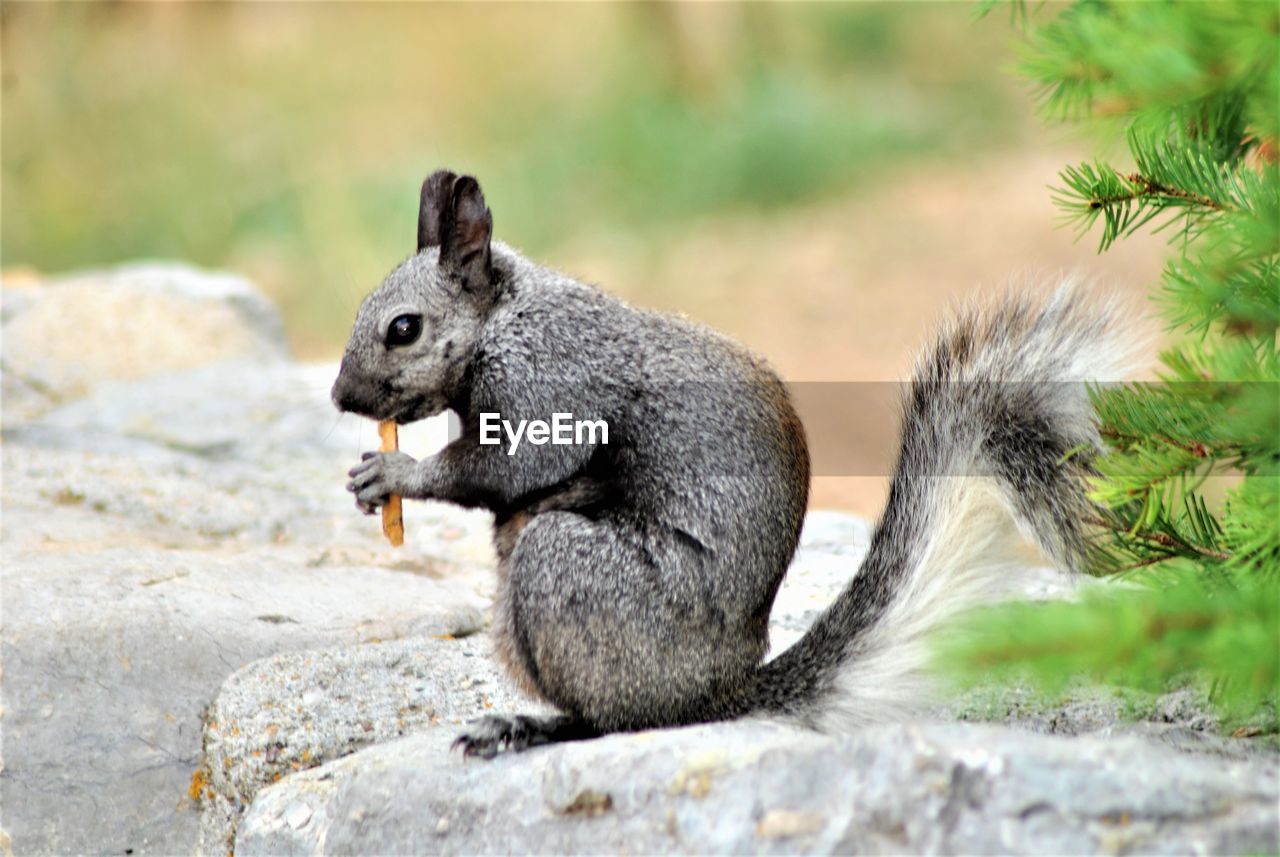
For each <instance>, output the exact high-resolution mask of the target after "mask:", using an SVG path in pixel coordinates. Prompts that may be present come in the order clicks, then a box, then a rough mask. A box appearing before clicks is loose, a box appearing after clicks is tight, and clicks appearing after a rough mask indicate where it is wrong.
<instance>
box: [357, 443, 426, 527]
mask: <svg viewBox="0 0 1280 857" xmlns="http://www.w3.org/2000/svg"><path fill="white" fill-rule="evenodd" d="M417 465H418V463H417V462H416V461H414V460H413V459H412V458H410V457H409V456H407V455H405V454H404V453H403V452H366V453H365V454H364V455H362V456H360V463H359V464H357V465H356V466H355V467H353V468H351V469H350V470H349V471H347V475H348V476H350V477H351V481H350V482H348V483H347V490H348V491H350V492H351V493H352V494H355V495H356V506H357V507H359V508H360V510H361V511H362V512H364V513H365V514H366V515H372V514H373V513H374V512H376V511H378V507H379V506H382V505H384V504H385V503H386V502H387V497H388V496H389V495H391V494H400V495H406V494H407V495H410V496H412V495H413V494H414V493H415V492H414V490H413V475H414V470H415V469H416V468H417Z"/></svg>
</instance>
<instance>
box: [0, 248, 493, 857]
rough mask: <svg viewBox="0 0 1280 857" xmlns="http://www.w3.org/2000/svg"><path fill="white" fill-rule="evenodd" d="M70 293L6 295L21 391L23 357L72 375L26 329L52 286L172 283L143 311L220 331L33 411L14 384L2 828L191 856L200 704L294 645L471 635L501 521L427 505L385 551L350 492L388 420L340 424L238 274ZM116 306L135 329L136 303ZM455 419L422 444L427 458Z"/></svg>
mask: <svg viewBox="0 0 1280 857" xmlns="http://www.w3.org/2000/svg"><path fill="white" fill-rule="evenodd" d="M161 272H164V273H163V276H161ZM143 273H145V276H143ZM139 279H141V280H142V281H143V283H142V285H139V283H138V280H139ZM211 280H212V281H213V282H212V285H211V282H210V281H211ZM69 283H70V285H69V284H68V283H57V284H54V285H52V286H48V287H46V286H44V285H41V286H37V287H33V289H34V290H35V293H34V294H32V295H29V296H20V297H19V298H18V299H16V300H11V297H12V296H11V294H10V292H9V290H8V288H7V287H6V291H5V310H4V318H5V324H6V327H5V341H4V349H5V350H4V357H5V367H6V368H5V376H6V380H7V379H8V378H9V366H10V364H11V363H12V362H15V361H16V363H17V364H20V365H36V364H39V365H41V366H42V367H44V369H47V370H48V371H49V373H50V374H49V376H48V377H50V378H52V377H54V376H55V375H57V374H58V373H59V372H63V369H60V368H58V360H59V359H62V358H61V357H60V355H61V354H62V352H61V351H59V349H60V348H62V346H61V345H59V346H57V347H53V348H50V349H48V350H46V351H44V352H42V353H40V354H39V355H37V357H32V356H31V355H30V354H29V353H27V352H28V351H29V350H30V349H32V348H35V347H36V344H35V343H32V342H31V341H29V340H28V339H26V338H24V336H25V334H24V336H18V337H15V336H11V335H10V328H9V325H10V324H17V323H18V321H20V320H22V319H23V318H25V317H27V314H28V313H31V312H36V311H37V309H38V307H40V306H43V305H44V302H45V301H47V300H54V299H52V298H49V296H48V295H47V294H45V291H46V288H47V290H48V291H51V292H55V293H58V294H59V295H61V294H62V290H63V289H68V290H71V289H73V286H74V289H81V288H82V287H83V288H86V289H87V288H88V287H89V286H88V285H86V284H85V283H88V284H90V285H93V286H94V287H95V288H102V289H106V290H108V291H110V290H111V289H114V288H116V287H117V285H119V287H120V289H121V291H122V292H123V293H126V294H127V297H128V299H130V300H138V301H143V302H145V301H146V300H149V299H150V298H151V297H155V296H156V295H157V294H159V295H160V298H157V300H159V304H158V307H157V308H154V311H152V312H145V313H143V314H142V318H143V319H144V320H146V323H147V324H154V323H156V318H155V316H156V315H157V314H159V313H160V309H163V308H165V307H168V308H171V309H173V308H174V303H173V302H174V301H177V302H178V304H181V305H182V306H180V307H178V308H177V309H175V311H178V310H181V313H180V315H179V316H178V317H179V318H183V317H184V315H182V313H191V312H196V311H200V312H203V313H205V314H206V315H207V316H210V317H214V318H220V319H222V321H220V322H219V323H220V324H223V325H225V326H226V329H225V330H222V329H219V330H221V332H220V333H219V332H217V331H214V330H213V328H210V333H209V336H210V341H209V342H208V343H206V345H208V348H207V349H206V353H205V357H204V359H207V360H208V361H211V362H207V363H206V364H205V365H200V366H194V367H192V368H188V369H181V368H177V367H175V366H174V365H173V364H172V363H169V364H168V365H164V363H163V361H161V364H162V365H161V366H160V367H159V369H158V370H157V371H149V372H144V373H142V374H141V375H140V376H139V377H136V378H133V379H132V380H130V379H129V378H128V377H127V373H122V372H121V371H120V367H119V366H107V367H105V368H104V367H98V368H97V369H93V368H85V367H65V373H64V375H63V376H61V377H66V378H71V377H73V376H74V377H75V379H77V380H76V382H75V383H76V384H77V385H79V386H64V387H62V388H60V389H59V393H58V396H57V397H56V398H57V401H56V402H54V401H52V400H50V402H48V403H46V404H48V405H49V407H48V408H47V409H45V410H44V411H43V412H41V413H38V414H33V413H27V414H26V415H25V416H24V415H23V414H22V413H18V414H15V413H14V412H13V411H12V410H11V408H10V405H11V402H10V399H9V395H8V392H7V391H6V394H5V396H6V397H5V401H4V405H5V420H4V439H3V440H4V442H3V447H2V448H0V466H2V472H0V475H2V476H3V482H2V488H3V494H2V500H0V502H2V503H3V511H4V514H3V519H2V520H0V542H2V543H3V555H4V563H3V576H2V577H0V595H2V596H3V609H4V623H3V631H2V634H0V656H2V657H3V664H4V673H3V704H4V708H3V714H2V717H3V719H2V720H0V726H3V731H4V738H5V742H4V747H3V749H4V758H3V769H2V770H0V805H2V806H3V811H4V812H3V819H2V822H0V823H2V824H3V826H4V831H5V834H6V835H7V836H9V837H11V839H12V847H13V849H14V851H15V852H16V853H20V854H32V853H124V852H125V851H126V850H127V849H132V851H133V853H135V854H146V853H152V854H175V853H190V852H191V850H192V848H193V847H194V844H195V841H196V837H197V829H198V815H197V813H196V812H195V811H194V808H193V806H192V803H191V800H190V799H189V797H188V791H189V786H190V784H191V781H192V776H193V774H194V773H195V772H196V770H197V769H198V768H199V767H200V761H201V724H202V719H201V715H202V712H203V710H204V709H205V708H206V707H207V706H208V705H209V703H210V702H211V701H212V699H213V698H214V696H215V695H216V693H217V690H218V688H219V686H220V685H221V684H222V683H223V681H224V680H225V679H226V678H227V676H228V675H229V674H231V673H232V672H234V671H235V670H237V669H238V668H240V667H241V666H243V665H245V664H247V663H250V662H252V661H254V660H256V659H259V658H262V657H265V656H268V655H272V654H275V653H279V652H286V651H296V650H301V649H311V648H316V647H320V646H333V645H338V644H356V643H362V642H369V641H375V640H395V639H399V638H403V637H406V636H417V635H425V634H443V633H456V634H466V633H474V632H475V631H477V630H478V629H479V628H480V627H482V625H483V622H484V611H485V610H486V609H487V603H488V598H487V589H486V587H489V586H491V585H492V584H491V582H490V581H488V579H487V575H485V574H482V572H485V571H487V569H488V567H489V563H490V562H491V558H490V557H491V554H490V548H489V535H488V520H487V518H486V517H485V516H483V515H469V514H465V513H462V512H460V511H458V510H454V509H450V508H448V507H445V506H442V505H428V504H415V505H414V506H413V507H411V508H409V509H407V510H406V526H407V528H408V534H409V538H408V544H407V545H406V546H405V547H404V548H402V549H400V550H392V549H391V548H389V547H388V546H386V544H385V542H384V541H383V539H382V537H381V534H380V532H379V527H378V522H377V519H376V518H367V517H364V516H362V515H360V514H358V513H356V512H355V510H354V508H353V506H352V504H351V501H350V500H349V498H348V497H347V495H346V493H345V492H344V491H343V487H342V486H343V483H344V481H345V479H344V476H345V470H346V468H347V467H349V466H350V462H351V461H354V460H355V459H356V457H357V455H358V453H359V451H360V450H361V449H368V448H371V447H373V446H375V445H376V433H375V432H374V430H373V428H372V427H371V426H368V425H362V422H363V421H359V420H354V419H342V420H340V419H338V417H337V415H336V413H335V412H334V411H333V409H332V407H331V406H330V405H329V403H328V401H327V395H328V383H329V379H331V378H332V377H333V374H334V367H331V366H322V367H307V366H299V365H297V364H294V363H292V362H290V361H288V360H287V359H286V357H285V355H284V350H283V348H282V346H281V344H280V341H279V340H278V339H276V340H274V341H270V336H271V334H272V331H275V333H276V335H278V333H279V319H278V318H276V317H275V315H274V312H273V311H271V310H270V307H269V305H267V304H266V302H265V300H263V299H262V297H261V296H260V295H258V294H257V293H256V292H253V291H251V290H248V286H247V285H245V284H243V281H240V280H237V279H233V278H218V277H213V278H210V277H207V276H205V275H203V274H199V273H195V272H186V271H184V270H182V269H179V268H169V267H165V268H162V269H158V270H157V269H147V270H146V271H145V272H142V273H140V272H139V271H138V270H137V269H126V270H125V271H123V272H120V273H115V274H111V273H108V274H101V275H93V276H92V277H89V278H72V279H70V281H69ZM77 284H78V285H77ZM17 291H19V292H22V291H24V290H22V289H19V290H17ZM148 296H150V297H148ZM100 297H101V296H100ZM66 299H68V300H69V298H66ZM61 300H64V298H63V297H61V296H59V297H58V298H56V301H61ZM102 300H103V301H104V305H111V306H115V307H116V308H117V310H118V311H120V312H121V313H122V314H121V315H120V316H119V317H116V318H115V319H114V321H113V322H112V324H115V325H123V324H125V321H126V319H127V316H126V315H125V314H123V310H121V309H120V308H119V306H118V305H117V304H116V303H113V301H117V300H118V301H123V300H125V295H115V296H113V297H110V298H102ZM183 302H187V303H183ZM191 302H194V303H191ZM55 305H57V306H61V304H56V303H55ZM102 321H103V323H104V324H105V323H106V320H105V319H103V320H102ZM236 324H238V325H239V328H235V325H236ZM23 329H24V328H19V330H20V331H21V330H23ZM35 329H36V328H34V327H32V328H30V330H35ZM237 330H238V332H236V331H237ZM142 333H143V335H145V333H146V331H143V332H142ZM215 334H216V335H215ZM223 334H225V335H226V339H225V340H220V339H218V337H219V336H222V335H223ZM120 335H122V334H120V333H119V332H118V331H117V333H116V337H117V338H119V336H120ZM175 335H176V333H175ZM215 340H217V341H215ZM235 343H240V344H241V345H244V344H245V343H250V344H252V348H247V346H246V348H247V350H246V348H242V347H239V346H235ZM197 344H198V343H197ZM222 346H227V347H226V348H225V349H223V348H222ZM232 346H235V347H232ZM157 347H158V346H157ZM202 347H203V346H202ZM197 351H198V349H197ZM255 354H256V355H257V357H255V358H254V359H252V360H250V359H247V357H248V356H249V355H255ZM188 356H190V355H188ZM85 359H86V360H88V361H91V360H93V359H96V357H95V356H94V355H93V354H92V353H90V354H89V355H88V356H87V357H86V358H85ZM152 368H155V367H152ZM42 371H44V370H43V369H42ZM77 396H78V397H79V398H75V397H77ZM443 432H444V425H443V424H442V423H437V424H436V425H434V426H426V427H424V428H421V429H417V430H416V431H410V432H406V433H405V434H406V436H405V445H406V447H407V448H410V449H414V444H417V445H418V449H416V450H415V451H418V452H422V451H426V450H427V449H429V448H430V445H431V444H432V443H437V444H438V443H439V442H440V440H442V439H443ZM0 841H3V840H0Z"/></svg>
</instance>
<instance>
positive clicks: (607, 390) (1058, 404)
mask: <svg viewBox="0 0 1280 857" xmlns="http://www.w3.org/2000/svg"><path fill="white" fill-rule="evenodd" d="M492 232H493V218H492V215H491V213H490V211H489V209H488V208H487V207H486V205H485V202H484V197H483V195H482V193H481V190H480V186H479V184H478V183H477V182H476V180H475V179H474V178H472V177H470V176H462V177H459V176H456V175H455V174H454V173H452V172H448V171H444V170H441V171H438V172H436V173H434V174H432V175H431V176H430V177H428V178H427V180H426V181H425V182H424V183H423V185H422V193H421V198H420V208H419V216H418V251H417V253H416V254H415V255H413V256H411V257H410V258H408V259H407V260H406V261H404V262H403V263H401V264H400V266H399V267H397V268H396V269H395V270H394V271H392V272H391V274H390V275H389V276H388V277H387V278H386V280H385V281H384V282H383V283H382V284H381V285H380V286H379V287H378V288H377V289H376V290H375V291H374V292H373V293H372V294H370V295H369V296H368V297H367V298H366V299H365V300H364V302H363V304H362V305H361V307H360V309H359V312H358V313H357V316H356V320H355V324H354V328H353V330H352V333H351V338H350V341H349V343H348V344H347V347H346V350H345V353H344V355H343V357H342V363H341V368H340V370H339V374H338V378H337V380H336V381H335V382H334V385H333V391H332V398H333V401H334V403H335V404H336V405H337V407H338V408H339V409H340V410H342V411H349V412H354V413H357V414H361V415H364V416H367V417H371V418H373V419H378V420H385V419H394V420H396V421H397V422H399V423H409V422H412V421H414V420H419V419H423V418H426V417H430V416H433V415H435V414H438V413H440V412H442V411H444V410H445V409H451V410H453V411H454V412H455V413H456V414H457V415H458V417H459V418H460V422H461V433H460V436H459V437H458V438H457V439H456V440H453V441H452V442H451V443H449V444H448V445H447V446H446V447H445V448H444V449H442V450H441V451H440V452H438V453H437V454H435V455H432V456H430V457H428V458H425V459H423V460H421V461H415V460H414V459H412V458H410V457H409V456H408V455H406V454H404V453H402V452H388V453H373V452H370V453H365V454H364V456H363V457H362V459H361V462H360V463H359V464H358V465H357V466H356V467H355V468H353V469H352V470H351V472H350V476H351V482H350V484H348V486H347V488H348V490H350V491H352V492H353V493H354V494H355V496H356V503H357V505H358V506H359V507H360V508H361V509H362V510H364V511H365V512H366V513H370V514H371V513H373V512H374V511H375V510H376V509H377V508H378V507H379V506H380V505H381V504H382V503H384V502H385V499H386V497H387V496H388V495H390V494H399V495H402V496H403V497H405V498H408V499H434V500H445V501H449V502H452V503H456V504H459V505H461V506H466V507H481V508H485V509H489V510H491V511H492V512H493V514H494V543H495V547H496V552H497V556H498V590H497V597H496V603H495V619H494V627H493V633H494V639H495V651H496V654H497V656H498V658H499V659H500V660H501V661H502V662H503V664H504V665H505V666H506V668H507V670H508V671H509V673H510V674H511V676H512V677H513V678H514V680H515V682H516V683H517V684H518V685H519V686H520V687H521V688H522V689H523V690H525V691H527V692H528V693H529V694H531V695H533V696H535V697H537V698H540V699H542V700H545V701H547V702H549V703H550V704H551V705H553V706H554V707H555V708H556V709H557V710H558V711H559V712H560V713H559V714H557V715H554V716H549V717H546V716H538V717H533V716H520V715H517V716H512V717H506V716H490V717H486V718H483V719H482V720H479V721H477V722H475V723H473V724H471V725H470V726H469V727H468V728H467V731H466V733H465V734H463V735H461V736H460V737H459V738H458V740H457V742H456V743H457V745H460V746H461V747H462V749H463V751H464V753H465V754H466V755H475V756H480V757H485V758H488V757H492V756H493V755H495V754H496V753H497V752H499V751H500V750H503V749H510V750H515V751H518V750H523V749H525V748H527V747H531V746H535V745H539V744H545V743H549V742H554V741H565V740H576V739H581V738H589V737H593V736H597V735H602V734H606V733H610V732H617V731H628V730H638V729H647V728H655V727H664V726H675V725H681V724H691V723H701V722H711V721H720V720H727V719H732V718H739V717H744V716H751V715H756V716H764V717H772V718H781V719H786V720H791V721H793V722H798V723H802V724H805V725H807V726H810V727H813V728H817V729H823V730H839V729H845V728H849V727H851V726H856V725H861V724H869V723H875V722H883V721H886V720H891V719H895V718H901V717H903V716H905V715H907V714H909V713H911V712H913V711H916V710H918V709H919V707H920V706H921V705H922V704H923V703H924V702H925V701H927V700H928V698H929V691H930V685H929V675H928V670H927V669H926V667H927V660H928V649H927V646H926V645H925V638H926V637H927V635H928V634H929V633H930V632H932V631H934V630H936V629H937V628H938V627H940V626H941V625H943V624H944V623H945V620H946V619H947V618H948V617H951V616H953V615H955V614H956V613H957V612H958V611H961V610H963V609H966V608H968V607H971V606H975V605H980V604H986V603H990V602H991V601H993V600H994V599H996V598H999V597H1001V596H1002V595H1004V594H1006V593H1008V592H1009V591H1010V590H1011V589H1012V588H1013V586H1014V585H1015V583H1016V581H1017V573H1016V572H1017V568H1018V567H1019V562H1018V560H1017V558H1016V556H1015V555H1014V554H1013V553H1012V549H1011V548H1012V546H1013V545H1016V543H1017V538H1016V535H1017V532H1018V531H1021V532H1022V533H1023V534H1024V535H1026V536H1028V537H1029V538H1030V539H1031V540H1033V541H1034V542H1035V543H1037V544H1038V545H1039V546H1040V547H1041V549H1042V550H1043V551H1044V552H1045V553H1046V555H1047V556H1048V557H1049V558H1050V559H1051V560H1052V561H1053V562H1054V563H1055V564H1056V565H1057V566H1058V567H1060V568H1062V569H1064V570H1068V571H1071V570H1074V569H1077V568H1079V566H1080V564H1081V561H1082V558H1083V555H1084V548H1085V534H1084V532H1083V530H1082V526H1083V524H1082V521H1083V520H1084V518H1085V517H1086V512H1087V501H1086V498H1085V495H1084V491H1083V489H1082V483H1081V477H1082V475H1083V474H1084V473H1085V472H1087V469H1088V466H1089V463H1088V462H1089V452H1090V450H1092V449H1094V448H1096V447H1097V445H1098V443H1099V439H1098V435H1097V431H1096V428H1095V425H1094V419H1093V414H1092V410H1091V407H1090V405H1089V401H1088V397H1087V394H1086V391H1085V387H1084V384H1083V383H1081V382H1083V381H1086V380H1097V379H1103V378H1106V377H1109V376H1110V375H1111V374H1112V372H1113V370H1114V369H1115V368H1116V365H1117V364H1116V360H1117V358H1118V357H1121V356H1122V349H1120V348H1119V347H1117V341H1118V338H1117V336H1116V331H1115V327H1116V325H1115V321H1114V316H1115V313H1114V311H1113V310H1111V309H1110V308H1108V307H1107V306H1101V305H1098V304H1096V303H1095V302H1092V301H1090V300H1089V299H1088V298H1087V297H1086V296H1085V295H1084V294H1083V293H1082V292H1080V291H1078V290H1075V289H1071V288H1067V287H1064V288H1061V289H1058V290H1056V291H1054V292H1053V293H1052V294H1050V295H1049V296H1047V297H1041V298H1036V297H1031V296H1028V295H1019V294H1013V295H1010V296H1008V297H1006V298H1004V299H1002V300H1000V301H996V302H993V303H992V304H990V305H988V306H986V307H978V308H972V309H969V310H967V311H964V312H962V313H960V314H959V315H957V316H956V317H955V318H954V319H953V320H951V321H950V322H949V323H947V324H945V325H944V326H943V328H942V330H941V331H940V333H939V334H938V335H937V338H936V339H935V341H934V343H933V345H932V346H931V347H929V348H928V349H926V350H925V351H924V353H923V355H922V356H921V357H920V358H919V359H918V362H917V366H916V370H915V375H914V378H913V380H912V381H911V383H910V385H909V387H908V388H907V390H906V393H905V396H904V401H903V405H902V411H903V413H902V437H901V446H900V450H899V453H898V460H897V464H896V467H895V470H894V473H893V478H892V483H891V487H890V492H889V499H888V502H887V505H886V507H885V510H884V512H883V515H882V517H881V519H880V521H879V523H878V524H877V526H876V527H875V530H874V534H873V536H872V539H871V544H870V548H869V552H868V553H867V556H866V558H865V560H864V561H863V563H862V565H861V568H860V569H858V570H857V573H856V574H854V575H853V576H852V578H851V580H850V582H849V584H848V585H847V586H846V588H845V589H844V591H843V592H841V593H840V595H839V596H838V597H837V598H836V600H835V601H834V603H832V604H831V606H830V607H829V608H828V609H827V610H826V611H825V612H823V613H822V614H821V615H820V616H819V617H818V619H817V620H816V621H815V622H814V624H813V626H812V627H811V629H810V630H809V631H808V632H807V633H806V634H805V635H804V636H803V637H802V638H801V639H800V640H799V641H798V642H797V643H796V644H795V645H793V646H792V647H791V648H789V649H787V650H786V651H784V652H782V653H781V654H780V655H778V656H777V657H776V658H774V659H773V660H770V661H768V662H765V660H764V658H765V654H766V652H767V650H768V643H769V641H768V622H769V612H770V609H771V607H772V604H773V600H774V596H775V594H776V593H777V591H778V587H779V585H780V584H781V582H782V578H783V575H784V574H785V572H786V570H787V567H788V564H789V563H790V561H791V558H792V556H793V554H794V553H795V550H796V547H797V543H798V540H799V535H800V527H801V523H802V522H803V519H804V515H805V509H806V505H807V500H808V490H809V475H810V474H809V454H808V449H807V446H806V442H805V436H804V429H803V427H802V425H801V422H800V420H799V418H798V417H797V415H796V413H795V410H794V409H793V407H792V404H791V400H790V397H789V394H788V392H787V389H786V387H785V386H784V385H783V383H782V381H781V380H780V379H779V378H778V377H777V375H776V374H775V373H774V372H773V371H772V370H771V369H770V368H769V367H768V366H767V365H766V364H765V363H764V362H763V361H762V360H761V359H759V358H757V357H756V356H754V355H753V354H751V353H750V352H748V351H747V350H746V349H745V348H743V347H742V346H740V345H738V344H736V343H735V342H733V341H731V340H730V339H728V338H726V337H724V336H722V335H720V334H718V333H715V332H713V331H711V330H709V329H707V328H705V327H702V326H699V325H697V324H694V323H691V322H689V321H687V320H684V319H682V318H677V317H673V316H670V315H664V314H661V313H657V312H651V311H645V310H641V309H636V308H633V307H631V306H628V305H627V304H625V303H623V302H622V301H620V300H618V299H616V298H613V297H611V296H609V295H606V294H604V293H603V292H601V291H599V290H598V289H596V288H593V287H591V286H588V285H584V284H582V283H579V282H577V281H575V280H573V279H571V278H569V277H568V276H565V275H563V274H560V273H557V272H555V271H552V270H549V269H547V268H545V267H542V266H539V265H537V264H535V263H534V262H532V261H530V260H528V259H526V258H524V257H523V256H521V255H520V254H519V253H517V252H516V251H515V250H513V249H511V248H510V247H507V246H505V245H503V244H501V243H499V242H497V241H494V240H492ZM557 413H571V414H572V415H573V416H574V418H575V419H588V420H592V421H599V420H603V421H604V422H605V423H606V424H607V427H608V436H607V442H605V437H604V436H603V435H602V434H598V433H597V434H595V435H594V436H592V437H590V438H587V439H585V442H582V443H549V442H542V443H537V444H535V443H528V442H526V443H523V444H520V445H519V448H518V449H516V448H514V445H513V443H511V442H508V443H498V444H494V443H492V442H489V443H485V442H482V441H483V439H484V433H483V432H482V428H483V427H482V422H484V421H485V420H486V419H488V417H485V416H484V415H486V414H488V415H492V414H498V415H500V416H501V418H502V419H504V420H507V421H509V422H510V423H512V424H515V423H517V422H518V421H520V420H543V421H548V420H550V419H551V418H552V416H553V415H554V414H557ZM489 439H490V441H492V433H490V438H489ZM543 440H544V441H545V436H544V438H543ZM508 441H510V438H508ZM1023 564H1025V561H1023ZM852 571H853V569H851V572H852Z"/></svg>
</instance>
